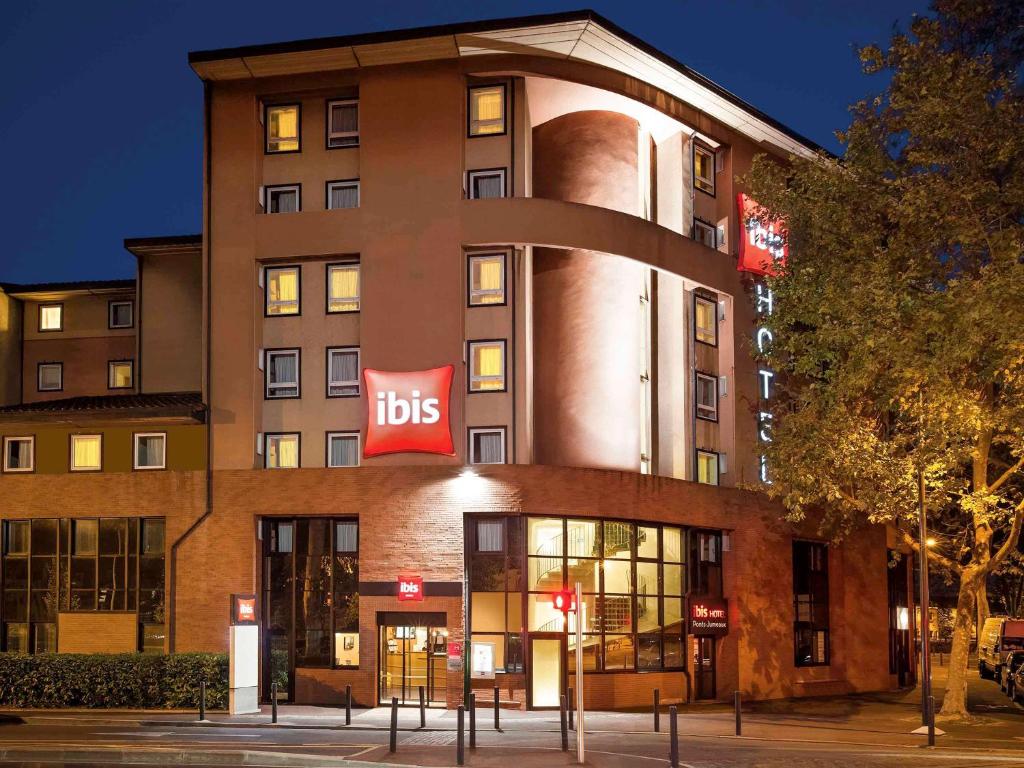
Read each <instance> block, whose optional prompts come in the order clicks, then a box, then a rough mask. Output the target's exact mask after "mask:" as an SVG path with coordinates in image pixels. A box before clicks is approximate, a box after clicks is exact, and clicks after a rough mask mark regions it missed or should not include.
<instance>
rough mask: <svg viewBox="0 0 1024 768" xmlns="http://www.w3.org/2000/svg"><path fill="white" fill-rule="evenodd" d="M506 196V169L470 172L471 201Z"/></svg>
mask: <svg viewBox="0 0 1024 768" xmlns="http://www.w3.org/2000/svg"><path fill="white" fill-rule="evenodd" d="M504 196H505V169H504V168H492V169H489V170H486V171H470V172H469V199H470V200H483V199H487V198H492V197H504Z"/></svg>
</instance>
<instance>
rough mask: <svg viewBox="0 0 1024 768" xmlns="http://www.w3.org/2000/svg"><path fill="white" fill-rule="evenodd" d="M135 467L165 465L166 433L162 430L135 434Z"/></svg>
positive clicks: (163, 466) (161, 467)
mask: <svg viewBox="0 0 1024 768" xmlns="http://www.w3.org/2000/svg"><path fill="white" fill-rule="evenodd" d="M133 466H134V467H135V469H165V468H166V467H167V435H166V434H165V433H164V432H142V433H138V434H136V435H135V461H134V464H133Z"/></svg>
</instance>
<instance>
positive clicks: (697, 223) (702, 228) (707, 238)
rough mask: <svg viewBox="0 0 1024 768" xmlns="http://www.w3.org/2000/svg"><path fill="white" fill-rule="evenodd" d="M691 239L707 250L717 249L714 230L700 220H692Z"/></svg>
mask: <svg viewBox="0 0 1024 768" xmlns="http://www.w3.org/2000/svg"><path fill="white" fill-rule="evenodd" d="M693 239H694V240H696V241H697V242H698V243H700V244H701V245H706V246H707V247H708V248H715V247H717V243H716V240H717V238H716V233H715V228H714V227H713V226H711V225H710V224H708V223H707V222H704V221H701V220H700V219H694V220H693Z"/></svg>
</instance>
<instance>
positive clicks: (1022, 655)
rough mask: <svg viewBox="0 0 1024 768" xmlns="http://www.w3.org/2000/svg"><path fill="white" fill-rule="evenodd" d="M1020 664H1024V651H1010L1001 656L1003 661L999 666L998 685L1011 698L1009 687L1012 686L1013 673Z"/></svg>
mask: <svg viewBox="0 0 1024 768" xmlns="http://www.w3.org/2000/svg"><path fill="white" fill-rule="evenodd" d="M1021 664H1024V651H1010V652H1009V653H1007V654H1006V656H1005V657H1003V663H1002V665H1001V666H1000V668H999V687H1000V688H1001V689H1002V690H1004V691H1006V695H1007V696H1009V697H1010V698H1013V694H1012V693H1011V692H1010V688H1011V687H1013V682H1012V680H1013V673H1014V672H1016V671H1017V669H1018V668H1019V667H1020V665H1021Z"/></svg>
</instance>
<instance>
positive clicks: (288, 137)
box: [263, 104, 301, 154]
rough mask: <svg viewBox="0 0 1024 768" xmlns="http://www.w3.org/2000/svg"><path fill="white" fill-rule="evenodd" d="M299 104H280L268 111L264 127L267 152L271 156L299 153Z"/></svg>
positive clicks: (268, 108)
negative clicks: (281, 153)
mask: <svg viewBox="0 0 1024 768" xmlns="http://www.w3.org/2000/svg"><path fill="white" fill-rule="evenodd" d="M300 111H301V110H300V108H299V105H298V104H280V105H275V106H269V107H267V109H266V114H265V117H264V121H263V122H264V125H265V130H266V151H267V152H268V153H271V154H276V153H278V152H298V151H299V149H300V146H299V123H300V119H299V115H300Z"/></svg>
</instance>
